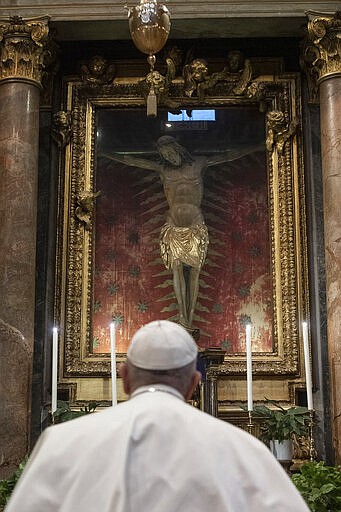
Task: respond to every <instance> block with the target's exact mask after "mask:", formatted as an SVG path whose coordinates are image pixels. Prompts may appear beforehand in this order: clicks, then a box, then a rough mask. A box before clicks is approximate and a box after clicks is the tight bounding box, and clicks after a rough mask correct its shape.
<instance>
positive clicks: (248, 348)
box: [246, 324, 253, 411]
mask: <svg viewBox="0 0 341 512" xmlns="http://www.w3.org/2000/svg"><path fill="white" fill-rule="evenodd" d="M246 380H247V410H248V411H253V399H252V348H251V324H246Z"/></svg>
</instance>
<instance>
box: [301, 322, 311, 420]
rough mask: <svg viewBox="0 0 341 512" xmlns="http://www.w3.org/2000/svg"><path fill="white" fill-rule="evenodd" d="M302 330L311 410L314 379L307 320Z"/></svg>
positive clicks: (308, 402) (308, 399)
mask: <svg viewBox="0 0 341 512" xmlns="http://www.w3.org/2000/svg"><path fill="white" fill-rule="evenodd" d="M302 332H303V349H304V366H305V382H306V388H307V405H308V409H309V411H312V410H313V408H314V406H313V386H312V381H311V365H310V351H309V341H308V324H307V322H302Z"/></svg>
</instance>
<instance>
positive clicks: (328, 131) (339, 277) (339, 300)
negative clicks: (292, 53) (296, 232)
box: [304, 12, 341, 464]
mask: <svg viewBox="0 0 341 512" xmlns="http://www.w3.org/2000/svg"><path fill="white" fill-rule="evenodd" d="M307 14H308V18H309V21H308V27H307V28H308V36H307V41H306V45H305V49H304V57H305V60H306V62H308V61H309V73H310V79H312V80H311V82H313V83H315V88H316V91H317V92H318V96H319V101H320V118H321V153H322V179H323V202H324V204H323V207H324V233H325V258H326V297H327V332H328V355H329V367H330V398H331V418H332V433H333V450H334V458H335V463H337V464H340V463H341V321H340V319H341V17H340V13H336V14H335V15H333V14H325V13H316V12H309V13H307ZM311 89H312V90H313V89H314V87H312V88H311Z"/></svg>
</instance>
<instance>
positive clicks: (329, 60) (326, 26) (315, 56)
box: [302, 11, 341, 95]
mask: <svg viewBox="0 0 341 512" xmlns="http://www.w3.org/2000/svg"><path fill="white" fill-rule="evenodd" d="M306 14H307V16H308V19H309V21H308V24H307V36H306V38H305V41H304V43H303V52H302V67H303V68H304V70H305V71H306V72H307V75H308V79H309V80H310V89H311V91H312V92H313V95H314V94H316V92H317V86H318V84H319V83H320V82H321V80H324V79H325V78H329V77H331V76H335V75H340V74H341V12H336V13H335V14H331V13H319V12H315V11H308V12H307V13H306Z"/></svg>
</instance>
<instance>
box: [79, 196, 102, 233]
mask: <svg viewBox="0 0 341 512" xmlns="http://www.w3.org/2000/svg"><path fill="white" fill-rule="evenodd" d="M100 194H101V192H100V191H99V192H89V191H88V190H83V192H80V194H79V195H78V197H77V205H78V206H77V207H76V210H75V215H76V217H77V219H78V220H80V221H81V222H82V223H83V224H84V227H85V229H86V230H87V231H89V230H90V228H91V222H92V214H93V210H94V204H95V199H96V197H98V196H99V195H100Z"/></svg>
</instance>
